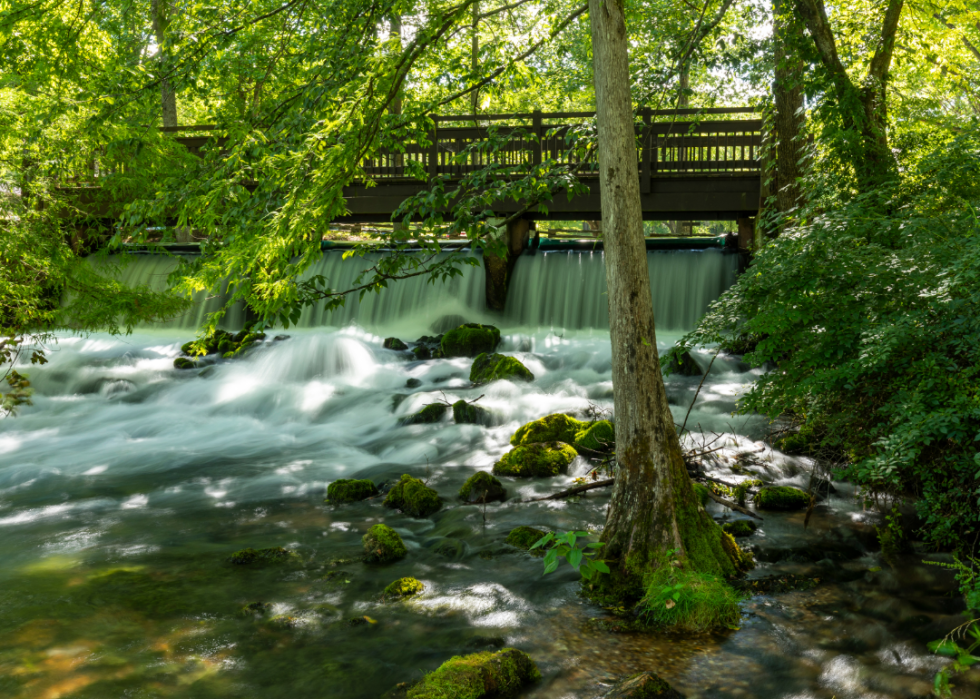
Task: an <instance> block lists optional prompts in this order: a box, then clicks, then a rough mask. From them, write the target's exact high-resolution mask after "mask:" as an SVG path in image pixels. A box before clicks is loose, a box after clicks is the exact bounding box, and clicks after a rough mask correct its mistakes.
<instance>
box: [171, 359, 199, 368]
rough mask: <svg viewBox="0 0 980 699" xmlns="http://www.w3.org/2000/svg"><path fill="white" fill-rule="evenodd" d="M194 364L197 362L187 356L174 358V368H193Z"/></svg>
mask: <svg viewBox="0 0 980 699" xmlns="http://www.w3.org/2000/svg"><path fill="white" fill-rule="evenodd" d="M196 366H197V362H195V361H194V360H193V359H189V358H187V357H177V358H176V359H175V360H174V369H193V368H194V367H196Z"/></svg>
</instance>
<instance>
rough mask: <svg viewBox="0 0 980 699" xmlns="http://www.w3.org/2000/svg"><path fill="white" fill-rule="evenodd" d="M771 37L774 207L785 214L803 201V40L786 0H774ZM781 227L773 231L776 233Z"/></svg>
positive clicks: (801, 32)
mask: <svg viewBox="0 0 980 699" xmlns="http://www.w3.org/2000/svg"><path fill="white" fill-rule="evenodd" d="M772 14H773V26H772V38H773V44H774V54H775V55H774V57H773V58H774V60H775V64H776V65H775V70H774V79H773V83H772V95H773V103H774V106H775V113H774V115H773V116H774V123H773V127H774V129H773V130H774V132H775V137H776V177H775V179H776V208H777V209H778V210H779V212H780V213H782V214H785V213H787V212H789V211H792V210H793V209H795V208H796V207H798V206H800V205H801V204H802V203H803V190H802V187H801V186H800V183H799V178H800V177H801V176H802V168H801V167H800V160H801V159H802V158H803V154H804V150H803V114H802V110H803V62H802V61H801V60H800V58H799V50H800V48H801V44H802V43H803V42H804V41H805V37H804V36H803V27H802V23H801V22H800V20H799V18H798V17H797V16H796V15H794V13H793V12H792V5H791V3H790V2H788V0H773V3H772ZM779 232H780V231H773V233H775V234H778V233H779Z"/></svg>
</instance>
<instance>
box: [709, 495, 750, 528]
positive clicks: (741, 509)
mask: <svg viewBox="0 0 980 699" xmlns="http://www.w3.org/2000/svg"><path fill="white" fill-rule="evenodd" d="M708 497H709V498H711V499H712V500H714V501H715V502H717V503H718V504H719V505H724V506H725V507H727V508H728V509H730V510H735V511H736V512H741V513H742V514H743V515H748V516H749V517H755V518H756V519H758V520H760V521H761V520H762V517H760V516H759V515H757V514H756V513H755V512H753V511H752V510H750V509H748V508H747V507H742V506H741V505H736V504H735V503H734V502H732V501H731V500H726V499H725V498H723V497H721V496H720V495H715V494H714V493H712V492H711V490H710V489H709V490H708Z"/></svg>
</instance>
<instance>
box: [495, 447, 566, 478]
mask: <svg viewBox="0 0 980 699" xmlns="http://www.w3.org/2000/svg"><path fill="white" fill-rule="evenodd" d="M576 456H578V452H577V451H575V449H574V447H572V446H570V445H568V444H563V443H562V442H547V443H540V444H526V445H522V446H519V447H514V448H513V449H511V450H510V451H509V452H507V453H506V454H504V455H503V456H501V457H500V460H499V461H498V462H497V463H495V464H494V465H493V472H494V474H495V475H498V476H515V477H517V478H548V477H550V476H557V475H558V474H559V473H561V472H562V471H564V470H565V469H567V468H568V465H569V464H570V463H572V461H573V460H574V459H575V457H576Z"/></svg>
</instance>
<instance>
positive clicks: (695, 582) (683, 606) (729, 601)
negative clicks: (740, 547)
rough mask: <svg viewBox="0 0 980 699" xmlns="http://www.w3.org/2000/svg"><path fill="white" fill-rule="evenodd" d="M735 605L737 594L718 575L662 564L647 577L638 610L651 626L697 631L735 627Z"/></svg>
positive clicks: (736, 611)
mask: <svg viewBox="0 0 980 699" xmlns="http://www.w3.org/2000/svg"><path fill="white" fill-rule="evenodd" d="M725 536H728V534H725ZM729 538H731V537H729ZM738 602H739V596H738V593H736V592H735V590H733V589H732V588H731V587H730V586H729V585H727V584H726V583H725V581H724V580H722V579H721V578H720V577H718V576H717V575H709V574H707V573H699V572H696V571H693V570H689V569H687V568H684V567H675V566H673V565H671V564H669V563H665V564H663V565H661V566H660V567H658V568H657V569H656V570H655V571H653V573H651V574H650V576H649V577H648V579H647V581H646V594H645V595H644V597H643V599H642V600H641V601H640V603H639V604H638V605H637V611H638V612H639V614H640V616H641V618H642V619H643V620H644V621H645V622H647V623H648V624H650V625H651V626H654V627H657V628H674V629H678V630H683V631H695V632H700V631H708V630H710V629H724V628H737V627H738V622H739V609H738Z"/></svg>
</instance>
